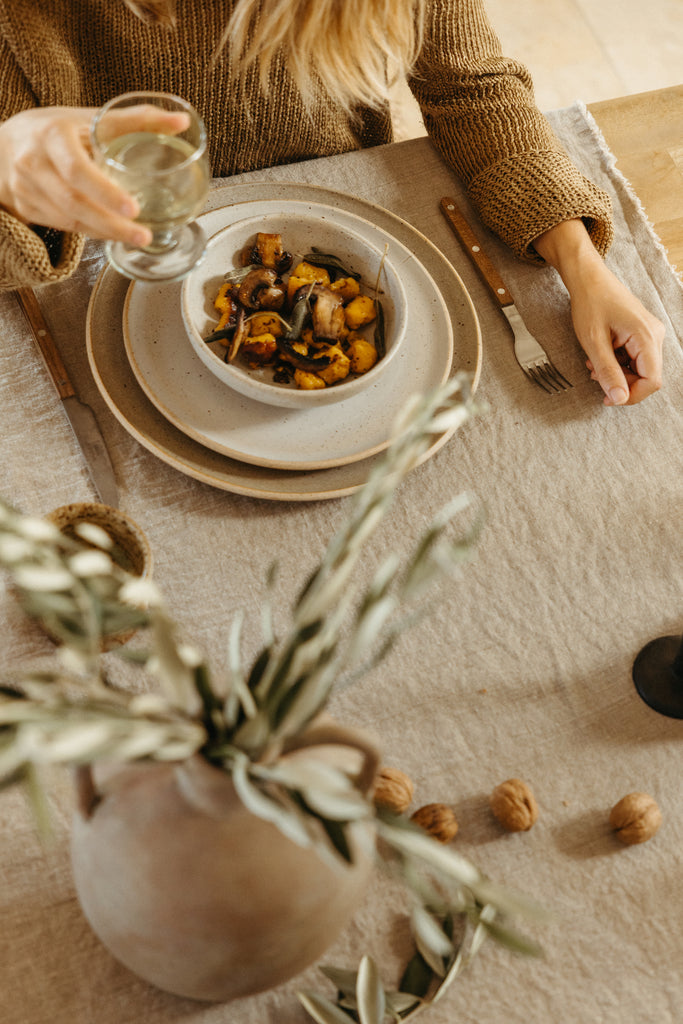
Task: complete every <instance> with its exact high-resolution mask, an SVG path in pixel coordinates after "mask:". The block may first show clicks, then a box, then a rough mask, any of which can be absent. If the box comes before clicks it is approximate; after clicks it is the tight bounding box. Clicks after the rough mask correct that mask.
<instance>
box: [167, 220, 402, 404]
mask: <svg viewBox="0 0 683 1024" xmlns="http://www.w3.org/2000/svg"><path fill="white" fill-rule="evenodd" d="M291 205H292V204H289V206H291ZM300 205H301V210H300V211H295V212H292V211H291V210H288V212H287V213H286V214H281V213H270V214H266V215H265V216H261V217H249V218H246V219H244V220H240V221H237V222H236V223H234V224H230V225H228V226H227V227H225V228H223V230H222V231H219V232H217V233H216V234H215V235H213V236H212V238H211V239H210V240H209V243H208V246H207V251H206V256H205V258H204V260H203V262H202V263H201V264H200V265H199V266H198V267H197V268H196V270H194V271H193V272H192V274H190V276H189V277H187V278H186V279H185V281H184V282H183V285H182V289H181V307H182V315H183V321H184V323H185V328H186V330H187V333H188V335H189V338H190V341H191V343H192V345H193V347H194V349H195V351H196V353H197V355H198V356H199V358H200V359H201V360H202V362H203V363H204V365H205V366H207V367H208V369H209V370H211V372H212V373H214V374H215V375H216V377H218V378H219V379H220V380H222V381H223V382H224V383H225V384H228V385H229V386H230V387H231V388H233V389H234V390H235V391H238V392H240V393H241V394H243V395H246V396H247V397H249V398H253V399H255V400H256V401H259V402H265V403H266V404H268V405H279V406H284V407H287V408H290V409H291V408H294V409H310V408H315V407H317V406H323V405H328V404H330V403H331V402H338V401H341V400H343V399H346V398H350V397H351V396H352V395H356V394H358V393H359V392H360V391H363V390H364V389H365V388H368V387H370V385H372V384H374V383H376V382H377V380H378V379H379V377H380V376H381V375H382V374H384V373H385V371H386V370H387V368H388V367H389V365H390V364H391V362H392V360H393V359H394V358H395V356H396V353H397V352H398V350H399V347H400V345H401V341H402V339H403V337H404V335H405V330H406V323H407V309H406V295H405V291H404V288H403V284H402V282H401V279H400V277H399V275H398V273H397V271H396V268H395V267H394V265H393V264H392V263H391V261H390V260H388V259H386V258H385V259H384V263H383V264H382V272H381V276H380V283H379V288H380V295H379V298H380V301H381V303H382V309H383V312H384V322H385V339H386V353H385V355H384V356H383V357H382V358H381V359H379V360H378V361H377V362H376V363H375V365H374V366H373V368H372V369H371V370H369V371H368V372H367V373H364V374H360V375H350V376H349V377H347V378H345V379H344V380H342V381H340V382H339V383H338V384H335V385H333V386H328V387H325V388H321V389H316V390H310V391H307V390H303V389H301V388H298V387H297V386H296V385H295V384H294V383H293V382H292V383H291V384H279V383H276V382H274V381H273V370H272V367H269V366H264V367H259V368H257V369H250V368H249V367H248V366H247V365H246V364H245V363H242V362H241V361H240V360H239V359H238V360H236V361H235V362H233V363H226V362H225V361H224V359H223V356H224V354H225V347H224V346H222V345H221V344H220V343H219V342H216V343H214V344H212V345H207V344H206V342H205V341H204V338H206V337H207V336H208V335H209V334H211V332H212V331H213V330H215V327H216V323H217V321H218V313H217V311H216V309H215V308H214V305H213V302H214V299H215V297H216V295H217V293H218V290H219V288H220V287H221V285H222V284H223V279H224V275H225V274H226V273H227V272H229V271H231V270H234V269H237V268H239V267H241V260H240V255H241V252H242V250H243V249H244V247H245V246H246V245H247V243H248V242H250V241H252V240H253V239H254V238H255V237H256V234H257V233H258V232H260V231H261V232H266V233H269V234H272V233H279V234H281V235H282V240H283V244H284V247H285V248H286V249H287V250H289V251H290V252H292V253H294V262H293V264H292V266H296V264H297V263H298V262H299V260H300V258H301V256H303V254H304V253H309V252H311V251H312V250H313V249H317V250H318V251H320V252H324V253H332V254H334V255H335V256H337V257H338V258H339V259H340V260H341V262H342V263H343V265H344V266H345V267H346V268H348V269H350V270H353V271H356V272H357V273H359V274H360V275H361V292H362V293H363V294H366V295H372V294H373V293H374V285H375V281H376V280H377V273H378V271H379V268H380V264H381V263H382V256H383V255H384V254H383V253H382V252H381V251H380V250H379V249H377V248H376V247H375V246H373V245H372V244H371V243H370V242H368V241H366V239H365V238H364V237H363V226H364V224H365V221H364V220H363V219H362V218H361V217H357V218H356V217H354V218H353V224H354V226H353V227H351V226H349V224H348V220H349V218H348V216H345V223H344V225H341V224H338V223H337V222H336V221H335V213H336V211H335V209H334V207H328V206H324V205H322V204H317V203H304V202H302V203H301V204H300ZM355 222H357V229H356V223H355ZM284 276H285V278H286V277H287V273H285V274H284ZM284 315H285V316H286V315H287V314H286V313H285V314H284ZM368 330H369V331H370V337H371V336H372V325H370V326H369V328H366V332H367V331H368Z"/></svg>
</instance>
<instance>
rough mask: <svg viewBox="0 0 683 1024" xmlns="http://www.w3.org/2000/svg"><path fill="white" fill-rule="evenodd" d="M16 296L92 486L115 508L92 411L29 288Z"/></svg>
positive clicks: (108, 463)
mask: <svg viewBox="0 0 683 1024" xmlns="http://www.w3.org/2000/svg"><path fill="white" fill-rule="evenodd" d="M17 299H18V300H19V305H20V306H21V309H22V312H23V314H24V316H25V317H26V320H27V321H28V324H29V327H30V328H31V332H32V334H33V337H34V339H35V341H36V344H37V345H38V348H39V349H40V352H41V355H42V356H43V359H44V361H45V365H46V367H47V369H48V372H49V374H50V376H51V377H52V380H53V383H54V385H55V387H56V389H57V394H58V395H59V397H60V398H61V400H62V406H63V408H64V412H65V413H66V415H67V418H68V420H69V423H70V424H71V429H72V430H73V432H74V435H75V437H76V440H77V442H78V444H79V446H80V449H81V451H82V453H83V458H84V459H85V464H86V466H87V468H88V472H89V474H90V479H91V480H92V483H93V486H94V488H95V490H96V491H97V495H98V497H99V499H100V501H101V502H103V503H104V504H105V505H111V506H112V507H113V508H116V507H117V506H118V503H119V490H118V487H117V485H116V478H115V476H114V469H113V466H112V464H111V459H110V457H109V452H108V451H107V446H106V445H105V443H104V438H103V437H102V432H101V430H100V428H99V425H98V423H97V420H96V419H95V413H94V412H93V411H92V409H91V408H90V406H89V405H86V404H85V402H81V400H80V399H79V398H78V397H77V395H76V392H75V390H74V387H73V384H72V383H71V381H70V380H69V375H68V374H67V372H66V367H65V366H64V363H63V362H62V358H61V356H60V354H59V351H58V349H57V346H56V345H55V342H54V339H53V337H52V335H51V334H50V330H49V328H48V326H47V324H46V322H45V318H44V317H43V314H42V311H41V309H40V306H39V305H38V300H37V299H36V296H35V293H34V292H33V289H32V288H18V289H17Z"/></svg>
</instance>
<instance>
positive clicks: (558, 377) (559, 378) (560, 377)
mask: <svg viewBox="0 0 683 1024" xmlns="http://www.w3.org/2000/svg"><path fill="white" fill-rule="evenodd" d="M548 368H549V370H550V372H551V373H552V374H553V376H554V377H555V379H556V380H557V381H558V383H559V384H560V385H561V386H562V390H563V391H567V390H568V388H573V387H574V385H573V384H572V383H571V381H568V380H567V378H566V377H565V375H564V374H563V373H560V371H559V370H558V369H557V367H556V366H555V364H554V363H553V362H551V361H550V359H549V360H548Z"/></svg>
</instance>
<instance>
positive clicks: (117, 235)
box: [0, 106, 187, 246]
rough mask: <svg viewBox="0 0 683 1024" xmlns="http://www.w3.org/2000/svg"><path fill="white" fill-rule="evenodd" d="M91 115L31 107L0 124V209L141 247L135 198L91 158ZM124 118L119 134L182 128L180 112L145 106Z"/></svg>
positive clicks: (147, 237)
mask: <svg viewBox="0 0 683 1024" xmlns="http://www.w3.org/2000/svg"><path fill="white" fill-rule="evenodd" d="M94 113H95V111H94V110H91V109H89V108H70V107H55V108H36V109H34V110H28V111H23V112H22V113H20V114H16V115H14V117H11V118H9V119H8V120H7V121H5V122H4V123H3V124H2V125H0V204H2V205H3V206H4V207H5V208H6V209H7V210H9V211H10V213H13V214H14V215H15V216H16V217H18V218H19V219H21V220H23V221H24V222H25V223H28V224H42V225H44V226H46V227H54V228H58V229H59V230H61V231H75V232H78V233H80V234H87V235H89V236H91V237H93V238H105V239H112V240H115V241H122V242H125V243H127V244H129V245H133V246H143V245H147V244H148V243H149V242H150V241H151V232H150V231H149V230H148V229H147V228H145V227H143V226H142V225H141V224H137V223H136V222H135V220H134V218H135V217H136V216H137V215H138V212H139V207H138V204H137V201H136V200H135V198H134V197H133V196H130V195H128V193H126V192H125V191H124V190H123V189H122V188H121V187H120V186H119V185H117V184H116V183H115V182H114V181H112V180H110V179H109V178H108V176H107V175H106V174H105V173H104V172H103V171H102V170H101V169H100V168H99V167H98V166H97V165H96V164H95V162H94V160H93V159H92V155H91V152H90V146H89V131H90V125H91V122H92V118H93V115H94ZM125 113H126V118H125V119H123V120H122V122H121V124H122V125H123V128H124V129H125V130H138V131H139V130H154V131H164V132H172V133H176V132H178V131H182V130H183V129H184V128H185V127H186V126H187V115H185V114H180V115H178V114H174V113H171V112H167V111H159V110H157V109H156V108H154V107H152V106H150V107H144V108H140V107H138V108H134V109H132V110H131V112H125Z"/></svg>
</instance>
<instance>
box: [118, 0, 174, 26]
mask: <svg viewBox="0 0 683 1024" xmlns="http://www.w3.org/2000/svg"><path fill="white" fill-rule="evenodd" d="M123 2H124V4H125V5H126V7H129V8H130V10H131V11H132V12H133V14H135V15H137V17H138V18H140V19H141V20H142V21H146V22H149V24H151V25H162V26H163V27H164V28H175V5H176V0H123Z"/></svg>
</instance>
